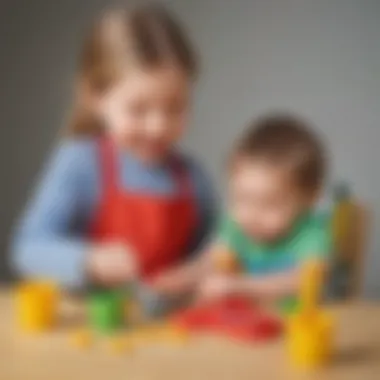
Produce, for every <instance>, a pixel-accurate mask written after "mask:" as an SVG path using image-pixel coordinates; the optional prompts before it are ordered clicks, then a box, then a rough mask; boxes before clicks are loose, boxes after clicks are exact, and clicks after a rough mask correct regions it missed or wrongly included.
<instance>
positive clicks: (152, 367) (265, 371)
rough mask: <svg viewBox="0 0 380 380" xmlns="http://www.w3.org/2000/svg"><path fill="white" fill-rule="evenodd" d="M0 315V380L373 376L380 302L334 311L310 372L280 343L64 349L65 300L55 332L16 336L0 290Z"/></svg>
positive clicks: (201, 341) (377, 366)
mask: <svg viewBox="0 0 380 380" xmlns="http://www.w3.org/2000/svg"><path fill="white" fill-rule="evenodd" d="M70 307H71V309H70ZM0 310H1V314H0V379H1V380H25V379H28V380H35V379H36V380H37V379H38V380H51V379H54V380H68V379H74V380H76V379H80V380H87V379H91V380H98V379H99V380H100V379H102V380H104V379H106V378H109V379H112V380H119V379H123V380H124V379H128V380H177V379H181V380H203V379H205V380H206V379H207V380H208V379H214V380H230V379H232V380H234V379H238V380H252V379H259V380H271V379H291V380H294V379H310V378H312V379H323V380H329V379H331V380H337V379H339V380H340V379H344V380H350V379H352V380H359V379H365V380H371V379H373V380H375V379H380V304H370V303H364V302H356V303H353V304H347V305H341V306H339V307H336V308H334V313H335V314H336V318H337V321H338V323H337V334H336V350H335V355H334V358H333V360H332V364H331V365H330V366H329V367H328V368H325V369H323V370H319V372H315V373H313V374H311V373H308V374H305V373H300V372H296V371H295V370H294V369H292V368H290V367H289V365H288V363H287V361H286V357H285V355H284V344H283V341H282V339H279V340H278V341H275V342H270V343H260V344H259V343H257V344H255V345H250V346H248V345H241V344H237V343H234V342H230V341H228V340H226V339H224V338H221V337H211V336H197V337H194V338H193V339H191V341H190V342H189V343H187V344H186V345H184V346H178V345H177V346H176V345H170V344H166V345H165V344H163V343H160V344H158V343H157V344H150V345H147V346H145V347H141V348H139V349H137V350H135V351H133V352H130V353H124V354H122V355H115V354H112V353H111V352H109V350H107V345H106V343H105V342H104V341H101V342H98V344H97V345H96V346H95V347H93V348H91V349H90V350H86V351H79V350H77V349H75V348H73V347H72V346H71V345H70V343H69V336H70V332H72V331H73V328H74V326H75V323H74V321H73V320H72V317H73V316H74V315H75V312H74V310H75V307H74V306H73V304H72V303H71V302H70V301H69V302H66V306H65V315H64V317H66V318H65V320H64V321H62V323H61V324H60V327H59V328H57V329H56V330H55V331H53V332H50V333H49V334H46V335H39V336H26V335H22V334H20V333H19V332H17V330H16V328H15V327H14V321H13V317H12V315H13V313H12V298H11V296H10V293H8V292H2V293H0Z"/></svg>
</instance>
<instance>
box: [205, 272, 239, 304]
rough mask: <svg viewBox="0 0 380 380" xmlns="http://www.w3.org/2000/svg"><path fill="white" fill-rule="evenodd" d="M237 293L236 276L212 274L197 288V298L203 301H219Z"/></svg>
mask: <svg viewBox="0 0 380 380" xmlns="http://www.w3.org/2000/svg"><path fill="white" fill-rule="evenodd" d="M237 291H238V284H237V279H236V276H231V275H225V274H214V275H211V276H209V277H208V278H206V279H205V280H204V281H203V283H201V285H200V287H199V297H200V298H201V299H203V300H210V299H219V298H224V297H227V296H230V295H233V294H235V293H236V292H237Z"/></svg>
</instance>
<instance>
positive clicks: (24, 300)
mask: <svg viewBox="0 0 380 380" xmlns="http://www.w3.org/2000/svg"><path fill="white" fill-rule="evenodd" d="M58 301H59V291H58V288H57V286H55V285H54V284H52V283H49V282H42V281H40V282H26V283H22V284H20V285H18V286H17V288H16V292H15V317H16V318H15V319H16V323H17V326H18V327H19V328H20V330H21V331H24V332H41V331H46V330H49V329H51V328H52V327H53V326H54V325H55V323H56V320H57V309H58Z"/></svg>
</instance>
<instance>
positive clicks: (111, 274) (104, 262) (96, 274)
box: [87, 243, 138, 285]
mask: <svg viewBox="0 0 380 380" xmlns="http://www.w3.org/2000/svg"><path fill="white" fill-rule="evenodd" d="M135 257H136V256H135V254H134V252H133V250H132V249H131V248H130V247H128V246H126V245H124V244H121V243H105V244H100V245H96V246H95V247H93V248H92V250H91V251H90V254H89V256H88V261H87V271H88V273H89V275H90V277H91V279H92V280H94V281H95V282H98V283H101V284H103V285H118V284H122V283H125V282H128V281H131V280H133V279H135V278H136V277H137V274H138V267H137V262H136V259H135Z"/></svg>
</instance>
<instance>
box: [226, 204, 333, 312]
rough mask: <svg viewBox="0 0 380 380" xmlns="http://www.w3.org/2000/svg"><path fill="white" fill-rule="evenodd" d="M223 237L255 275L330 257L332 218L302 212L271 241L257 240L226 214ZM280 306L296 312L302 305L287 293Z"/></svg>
mask: <svg viewBox="0 0 380 380" xmlns="http://www.w3.org/2000/svg"><path fill="white" fill-rule="evenodd" d="M219 239H220V240H221V242H222V243H224V244H226V245H227V246H228V247H229V249H230V250H231V251H232V252H234V254H235V255H236V259H237V261H238V263H239V265H240V267H241V268H242V269H243V270H244V271H246V272H247V273H250V274H252V275H255V276H263V275H268V274H275V273H280V272H283V271H286V270H290V269H292V268H294V267H296V266H297V265H299V264H300V263H302V261H304V260H307V259H310V258H320V259H321V260H327V259H328V256H329V253H330V252H331V233H330V223H329V220H327V218H326V217H323V216H322V215H319V214H316V213H312V212H310V213H306V214H304V215H302V216H301V217H300V218H299V219H298V220H297V222H296V223H295V224H294V226H293V228H292V229H291V231H290V232H289V234H288V235H287V236H286V237H284V238H282V239H281V240H279V241H276V242H273V243H270V244H263V243H259V242H256V241H254V239H252V238H250V237H248V236H247V235H246V234H245V233H244V232H243V231H242V230H241V229H240V228H239V226H238V225H237V224H236V223H235V222H234V221H233V220H232V219H231V218H230V217H228V216H226V217H224V218H223V220H222V223H221V226H220V230H219ZM280 307H281V309H282V310H284V311H285V312H292V311H293V310H295V309H296V308H297V307H298V302H297V299H296V298H295V297H286V298H285V299H283V300H282V301H281V302H280Z"/></svg>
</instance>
